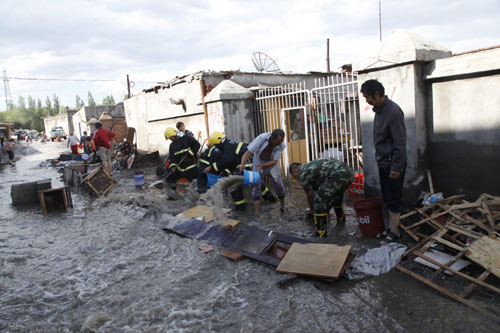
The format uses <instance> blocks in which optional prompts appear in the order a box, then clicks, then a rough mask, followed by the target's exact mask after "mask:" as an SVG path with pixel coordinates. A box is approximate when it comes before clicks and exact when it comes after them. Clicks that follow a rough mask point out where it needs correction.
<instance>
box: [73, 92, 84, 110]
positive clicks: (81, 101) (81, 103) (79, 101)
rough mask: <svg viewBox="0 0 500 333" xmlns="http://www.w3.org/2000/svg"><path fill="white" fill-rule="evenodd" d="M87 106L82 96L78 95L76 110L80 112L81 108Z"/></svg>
mask: <svg viewBox="0 0 500 333" xmlns="http://www.w3.org/2000/svg"><path fill="white" fill-rule="evenodd" d="M84 106H85V102H84V101H83V99H81V98H80V96H78V95H76V100H75V108H76V109H77V110H79V109H80V108H82V107H84Z"/></svg>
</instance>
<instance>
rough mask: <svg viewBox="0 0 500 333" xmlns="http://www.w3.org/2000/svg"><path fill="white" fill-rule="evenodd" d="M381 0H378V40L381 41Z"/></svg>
mask: <svg viewBox="0 0 500 333" xmlns="http://www.w3.org/2000/svg"><path fill="white" fill-rule="evenodd" d="M381 2H382V1H381V0H379V1H378V31H379V35H380V41H382V5H381Z"/></svg>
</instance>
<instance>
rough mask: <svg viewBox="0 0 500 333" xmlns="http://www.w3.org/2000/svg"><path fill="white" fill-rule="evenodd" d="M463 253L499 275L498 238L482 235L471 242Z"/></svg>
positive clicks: (499, 241) (499, 244)
mask: <svg viewBox="0 0 500 333" xmlns="http://www.w3.org/2000/svg"><path fill="white" fill-rule="evenodd" d="M465 255H466V256H467V257H468V258H469V259H471V260H473V261H475V262H477V263H478V264H480V265H481V266H483V267H484V268H486V269H487V270H489V271H490V272H491V273H493V274H495V275H496V276H497V277H500V238H495V239H493V238H489V237H488V236H483V237H481V238H480V239H478V240H476V241H474V242H473V243H472V244H471V246H470V247H469V249H467V251H466V252H465Z"/></svg>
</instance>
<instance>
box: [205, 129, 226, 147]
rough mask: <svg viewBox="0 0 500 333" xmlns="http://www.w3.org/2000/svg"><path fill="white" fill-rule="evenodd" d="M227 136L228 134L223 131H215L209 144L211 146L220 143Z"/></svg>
mask: <svg viewBox="0 0 500 333" xmlns="http://www.w3.org/2000/svg"><path fill="white" fill-rule="evenodd" d="M225 137H226V135H224V133H222V132H213V133H212V134H211V135H210V138H209V139H208V144H209V145H210V146H213V145H218V144H219V143H221V142H222V140H224V138H225Z"/></svg>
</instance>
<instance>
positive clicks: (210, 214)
mask: <svg viewBox="0 0 500 333" xmlns="http://www.w3.org/2000/svg"><path fill="white" fill-rule="evenodd" d="M214 209H215V207H212V206H203V205H200V206H196V207H193V208H190V209H188V210H185V211H183V212H182V213H180V214H178V215H177V216H178V217H187V218H192V219H201V220H203V221H205V222H215V223H217V224H220V225H223V226H226V227H227V226H231V227H234V226H235V225H237V224H238V223H240V221H238V220H233V219H228V218H225V219H222V220H220V221H219V220H217V221H214V216H215V215H214ZM217 209H220V210H222V212H223V213H224V214H226V213H229V212H230V211H231V209H229V208H217Z"/></svg>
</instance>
